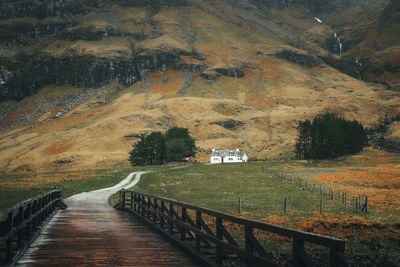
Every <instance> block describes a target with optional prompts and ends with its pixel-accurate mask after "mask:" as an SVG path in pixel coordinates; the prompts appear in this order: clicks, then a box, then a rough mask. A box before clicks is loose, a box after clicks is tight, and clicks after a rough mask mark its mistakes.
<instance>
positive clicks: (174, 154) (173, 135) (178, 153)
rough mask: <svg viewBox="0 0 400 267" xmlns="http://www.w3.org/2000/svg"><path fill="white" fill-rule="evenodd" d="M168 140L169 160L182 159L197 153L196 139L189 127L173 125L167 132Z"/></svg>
mask: <svg viewBox="0 0 400 267" xmlns="http://www.w3.org/2000/svg"><path fill="white" fill-rule="evenodd" d="M165 138H166V142H167V161H168V162H175V161H182V160H183V159H184V158H186V157H194V156H195V155H196V152H195V149H196V145H195V141H194V139H193V138H192V137H191V136H190V134H189V130H188V129H187V128H180V127H173V128H171V129H169V130H168V131H167V132H166V133H165Z"/></svg>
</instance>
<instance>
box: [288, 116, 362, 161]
mask: <svg viewBox="0 0 400 267" xmlns="http://www.w3.org/2000/svg"><path fill="white" fill-rule="evenodd" d="M298 131H299V137H298V139H297V143H296V146H295V149H296V155H297V157H299V158H305V159H310V158H315V159H328V158H336V157H340V156H342V155H346V154H354V153H357V152H359V151H361V150H362V148H363V146H364V143H365V141H366V134H365V131H364V127H363V126H362V124H361V123H359V122H358V121H356V120H353V121H349V120H346V119H344V118H339V117H337V116H336V114H333V113H329V112H327V113H325V114H324V115H319V116H316V117H315V118H314V119H313V121H312V123H311V122H310V121H309V120H306V121H304V122H300V123H299V126H298Z"/></svg>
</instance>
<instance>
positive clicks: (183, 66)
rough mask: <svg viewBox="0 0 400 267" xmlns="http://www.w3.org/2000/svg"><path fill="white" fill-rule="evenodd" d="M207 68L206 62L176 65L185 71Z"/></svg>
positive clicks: (197, 70)
mask: <svg viewBox="0 0 400 267" xmlns="http://www.w3.org/2000/svg"><path fill="white" fill-rule="evenodd" d="M206 68H207V65H204V64H178V65H176V66H175V69H176V70H181V71H184V72H203V71H204V70H205V69H206Z"/></svg>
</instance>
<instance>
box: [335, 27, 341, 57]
mask: <svg viewBox="0 0 400 267" xmlns="http://www.w3.org/2000/svg"><path fill="white" fill-rule="evenodd" d="M333 38H336V39H337V41H338V44H339V56H342V48H343V45H342V43H341V42H340V38H339V36H338V35H337V33H336V32H335V33H334V34H333Z"/></svg>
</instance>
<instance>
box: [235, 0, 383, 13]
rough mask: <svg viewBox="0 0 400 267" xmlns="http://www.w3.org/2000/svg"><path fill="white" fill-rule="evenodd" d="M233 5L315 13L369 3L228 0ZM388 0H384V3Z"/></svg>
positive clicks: (264, 10) (360, 0)
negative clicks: (302, 10) (301, 7)
mask: <svg viewBox="0 0 400 267" xmlns="http://www.w3.org/2000/svg"><path fill="white" fill-rule="evenodd" d="M227 1H228V2H229V3H230V4H231V5H234V6H236V7H239V8H242V9H246V10H250V11H254V12H256V13H259V14H264V15H265V14H268V11H269V10H270V9H271V8H274V9H285V8H296V7H299V6H303V7H306V8H308V9H309V10H310V11H311V12H313V13H314V14H321V13H332V12H339V11H342V10H345V9H348V8H359V7H363V6H365V5H368V3H367V2H368V1H363V0H330V1H326V0H271V1H265V0H227ZM387 2H388V0H383V3H382V4H383V5H384V4H386V3H387Z"/></svg>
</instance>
